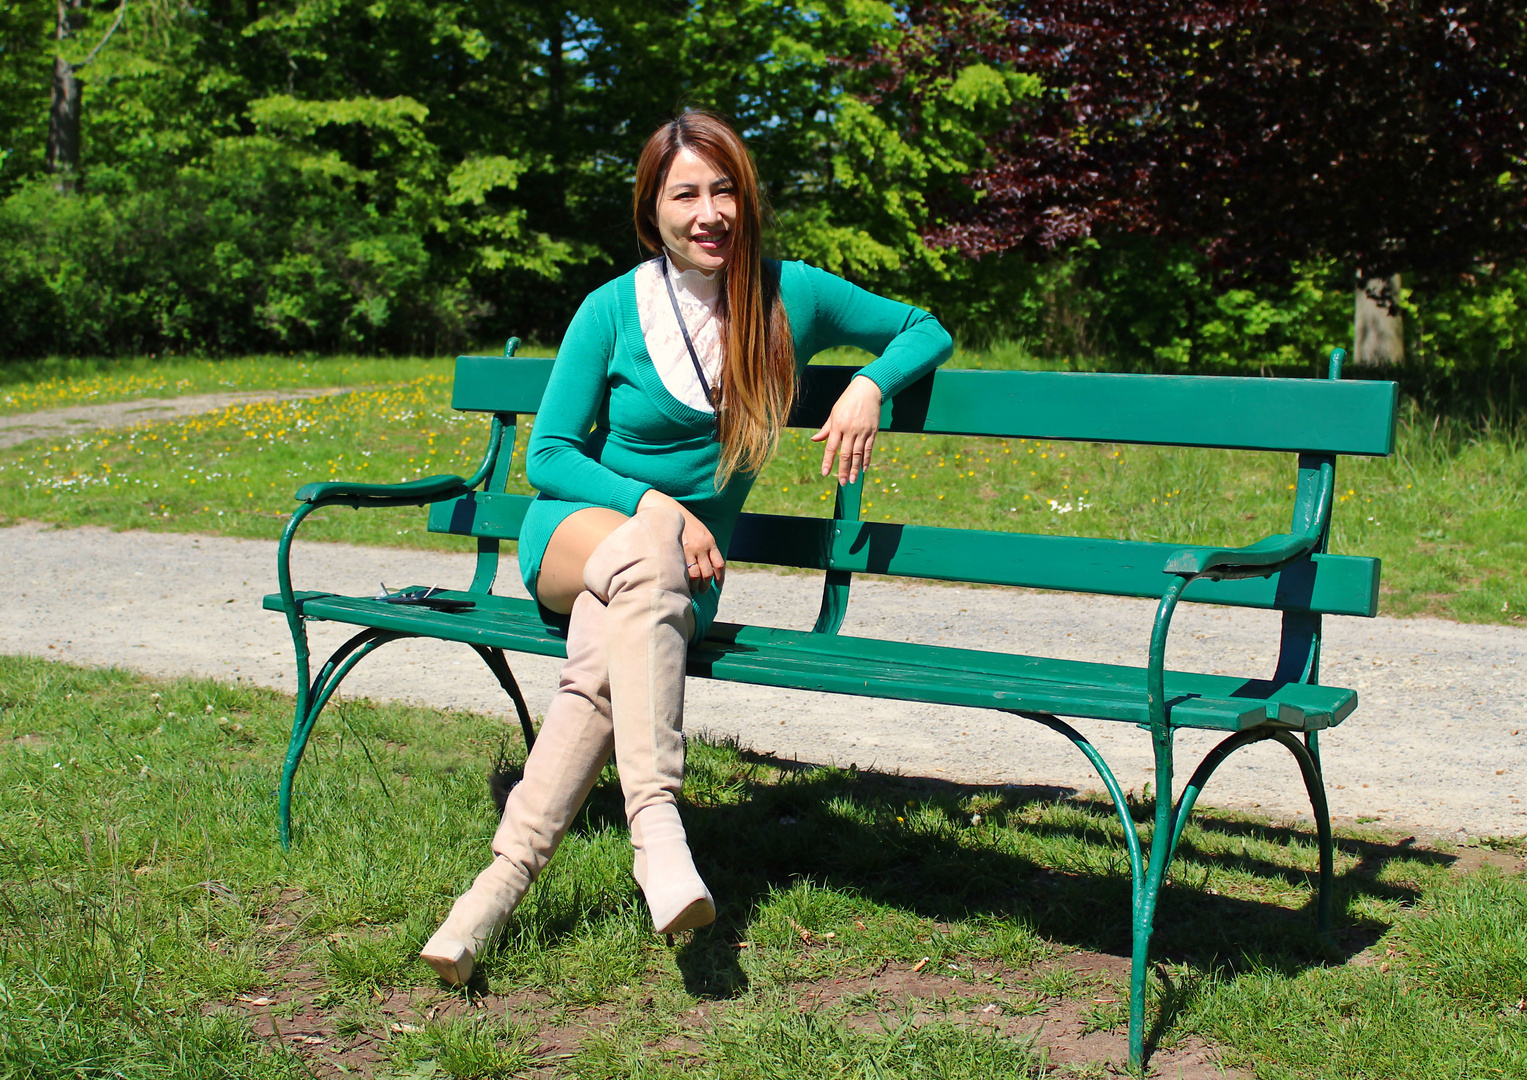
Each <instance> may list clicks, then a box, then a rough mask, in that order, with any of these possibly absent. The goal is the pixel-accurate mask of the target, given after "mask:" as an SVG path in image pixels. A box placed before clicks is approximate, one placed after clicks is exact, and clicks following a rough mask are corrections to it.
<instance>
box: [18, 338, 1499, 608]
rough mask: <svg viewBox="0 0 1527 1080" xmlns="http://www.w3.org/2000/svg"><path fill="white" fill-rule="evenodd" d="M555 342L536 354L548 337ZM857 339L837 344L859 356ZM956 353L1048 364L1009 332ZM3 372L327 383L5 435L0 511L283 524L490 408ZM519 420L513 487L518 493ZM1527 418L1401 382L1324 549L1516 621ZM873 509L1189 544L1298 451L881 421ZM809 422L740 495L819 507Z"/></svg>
mask: <svg viewBox="0 0 1527 1080" xmlns="http://www.w3.org/2000/svg"><path fill="white" fill-rule="evenodd" d="M543 354H544V353H543ZM861 359H862V354H850V353H847V352H844V353H840V354H836V355H832V356H829V357H827V358H826V360H827V362H836V363H856V362H860V361H861ZM951 363H952V364H953V365H954V366H965V367H976V368H1007V369H1011V368H1033V367H1039V366H1046V365H1042V364H1040V363H1039V362H1037V361H1035V360H1034V359H1033V358H1032V357H1029V356H1028V355H1027V354H1025V353H1024V352H1023V351H1022V350H1021V349H1018V348H1016V347H1012V346H1007V347H1003V348H998V349H993V350H989V351H986V352H967V353H961V354H958V355H957V356H956V357H955V359H954V360H953V361H952V362H951ZM33 373H34V374H41V375H46V377H43V378H37V379H33V380H32V381H28V382H15V383H11V384H9V385H5V386H0V407H3V408H4V409H7V410H11V411H35V410H41V409H45V408H62V407H66V406H70V405H81V404H91V403H103V402H106V401H119V400H132V399H134V398H142V397H156V396H175V395H179V394H189V393H205V392H215V391H217V390H234V389H237V390H252V389H273V390H280V389H287V388H326V387H333V388H336V390H337V392H336V393H334V394H332V395H324V396H320V397H314V398H309V399H303V400H291V401H268V402H254V403H245V404H238V405H230V406H228V407H225V408H222V409H219V410H216V411H213V412H208V413H204V414H202V415H198V416H192V417H188V418H183V419H178V420H160V421H154V420H146V421H144V422H141V423H139V424H136V425H134V426H131V427H128V428H124V429H119V430H112V431H82V432H79V433H77V434H73V435H71V436H69V437H55V438H45V439H40V440H34V441H32V442H30V443H27V444H23V445H21V446H17V447H13V448H11V449H8V450H3V451H0V521H13V520H19V519H32V520H39V521H47V522H53V523H57V524H60V525H69V526H74V525H104V526H107V527H111V528H139V529H161V530H174V531H189V532H202V533H213V534H221V535H229V536H242V537H254V538H272V537H275V536H277V535H278V534H279V532H280V528H281V524H282V523H283V522H284V520H285V519H286V517H287V515H288V514H289V513H290V512H291V509H292V507H293V503H292V499H291V496H292V493H293V492H294V491H295V490H296V489H297V488H298V487H300V486H301V485H302V484H304V483H307V482H309V481H312V480H328V479H351V480H363V481H373V482H395V481H399V480H408V479H414V478H417V477H420V476H429V475H433V474H437V473H457V474H460V475H467V474H470V473H471V472H472V470H473V469H474V468H475V466H476V463H477V461H478V459H479V457H480V454H481V451H482V447H483V446H484V444H485V440H486V433H487V422H486V420H484V419H483V418H481V417H474V416H466V415H463V414H459V413H455V412H453V411H452V410H451V409H450V407H449V398H450V382H451V361H450V360H449V359H441V358H436V359H431V360H425V359H409V358H405V359H374V358H343V357H340V358H329V359H322V360H307V361H299V360H294V359H289V358H281V357H267V358H251V359H245V360H233V361H225V362H221V363H212V362H208V361H194V360H191V361H170V362H167V363H163V364H160V365H157V366H142V365H137V364H128V365H113V366H111V367H108V368H106V369H105V370H98V371H91V370H88V369H82V370H78V371H75V372H74V373H73V374H69V373H67V372H62V373H60V372H57V371H55V372H53V373H52V374H48V373H47V372H46V371H44V370H42V369H38V370H37V371H35V372H33ZM530 421H531V418H530V417H522V418H521V423H520V428H519V431H518V433H517V445H516V460H515V465H516V468H515V471H514V473H513V475H512V477H511V479H510V485H509V487H510V490H513V491H522V492H528V491H529V490H530V489H529V487H528V486H527V485H526V483H525V478H524V472H523V461H524V458H523V450H524V446H525V442H526V439H527V437H528V434H529V425H530ZM1524 443H1527V433H1524V431H1523V429H1522V427H1521V426H1520V424H1518V423H1514V422H1500V421H1492V420H1490V419H1481V420H1478V421H1475V422H1465V421H1462V420H1459V419H1457V418H1443V417H1438V416H1430V415H1427V414H1425V413H1423V412H1421V411H1420V410H1419V409H1418V408H1417V407H1416V406H1415V405H1414V404H1413V403H1407V405H1406V407H1405V409H1404V411H1403V414H1402V418H1401V427H1400V434H1399V440H1398V446H1397V450H1396V453H1395V454H1394V455H1393V456H1392V457H1390V458H1388V459H1382V460H1372V459H1353V458H1347V459H1343V460H1342V462H1341V463H1340V465H1339V467H1338V474H1337V481H1338V494H1337V503H1338V505H1337V511H1336V515H1335V525H1334V528H1333V535H1332V550H1335V551H1345V552H1352V553H1355V554H1365V555H1376V556H1379V557H1380V558H1382V559H1383V561H1384V572H1383V592H1382V595H1381V601H1380V606H1381V610H1382V611H1383V612H1384V613H1385V614H1390V615H1416V614H1426V615H1436V616H1441V617H1446V618H1452V619H1458V620H1463V621H1469V622H1496V623H1506V624H1511V623H1519V622H1520V621H1521V620H1522V619H1523V616H1524V614H1527V574H1524V573H1523V572H1522V565H1523V561H1524V558H1527V445H1524ZM877 453H878V456H877V463H876V466H875V469H874V471H873V474H872V478H871V479H872V481H873V482H872V483H871V484H870V485H869V486H868V487H867V488H866V491H865V499H864V506H863V514H864V516H865V517H866V518H873V519H876V520H885V521H904V522H910V523H933V522H939V523H949V524H954V525H959V526H962V527H976V528H986V529H1002V530H1013V531H1025V532H1038V533H1055V534H1067V535H1097V536H1117V537H1123V538H1128V539H1141V540H1162V541H1181V542H1185V543H1216V544H1224V543H1235V544H1238V543H1249V542H1251V541H1253V540H1256V539H1259V538H1261V537H1262V536H1265V535H1268V534H1270V533H1274V532H1279V531H1281V530H1283V529H1285V528H1286V527H1287V519H1288V514H1289V509H1290V496H1289V490H1290V489H1291V487H1292V482H1293V472H1294V463H1293V461H1292V458H1291V457H1289V456H1287V455H1273V454H1260V453H1247V452H1230V453H1226V452H1218V451H1184V450H1177V449H1162V448H1155V447H1140V446H1114V445H1103V444H1085V443H1083V444H1066V443H1055V442H1036V441H1033V440H1023V439H1007V440H997V439H986V440H969V439H962V438H956V437H941V436H909V435H886V436H883V437H882V438H881V440H880V442H879V444H878V447H877ZM820 460H821V454H820V451H819V449H818V448H817V447H816V446H815V445H814V444H812V443H811V442H810V441H809V432H805V431H798V430H790V431H787V432H786V433H785V435H784V438H783V439H782V441H781V445H780V451H779V453H778V454H777V455H776V457H775V459H774V460H773V461H772V462H771V464H770V465H769V466H768V467H767V469H765V471H764V473H763V474H762V475H761V476H760V477H759V479H758V482H757V484H756V486H755V488H754V492H753V494H752V496H751V498H750V502H749V508H750V509H752V510H756V511H761V512H768V513H792V514H821V513H824V512H826V510H827V508H828V507H829V506H830V505H831V491H832V488H831V482H830V481H828V480H825V479H824V478H823V477H822V476H821V474H820ZM304 529H305V531H304V536H306V537H307V538H309V539H326V540H336V541H346V542H350V543H360V544H390V545H398V546H407V547H420V548H440V549H445V548H454V547H458V546H460V544H461V543H462V542H461V541H460V540H459V539H456V538H452V537H444V538H442V537H437V536H432V535H431V534H429V533H427V532H425V531H424V528H423V515H422V514H421V513H420V512H418V511H413V510H388V511H373V512H367V513H365V514H356V513H351V512H348V511H331V512H328V513H326V514H320V515H317V516H316V517H315V518H313V519H311V520H310V522H309V524H308V525H306V526H305V527H304Z"/></svg>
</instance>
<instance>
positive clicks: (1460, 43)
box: [884, 0, 1527, 281]
mask: <svg viewBox="0 0 1527 1080" xmlns="http://www.w3.org/2000/svg"><path fill="white" fill-rule="evenodd" d="M908 16H909V17H908V21H907V28H908V29H907V33H906V35H905V36H904V38H903V40H902V42H901V45H900V47H899V49H898V51H897V54H896V55H895V56H894V57H891V58H890V59H891V60H892V66H893V71H894V74H893V77H892V79H891V80H890V81H889V82H888V83H887V84H886V86H885V89H884V93H885V96H886V97H887V98H888V99H893V100H894V99H895V98H898V97H900V98H901V99H902V103H903V104H904V106H905V107H906V108H907V110H908V113H909V117H910V119H911V120H912V122H914V123H915V122H916V118H917V116H918V111H919V104H920V95H921V94H922V93H924V92H925V90H926V88H927V87H928V86H930V85H931V83H930V77H937V76H939V75H948V74H952V73H954V72H955V71H957V70H959V69H960V68H962V67H964V66H966V65H968V64H970V63H971V62H973V61H984V62H986V63H988V64H991V65H993V66H995V67H998V68H999V69H1007V70H1015V71H1021V72H1026V73H1031V74H1034V75H1038V76H1040V77H1041V78H1042V79H1043V81H1044V84H1045V87H1046V92H1045V93H1044V94H1043V95H1042V96H1041V97H1040V98H1039V99H1037V100H1034V101H1031V102H1029V103H1027V104H1026V105H1025V106H1024V107H1023V108H1020V109H1019V110H1017V111H1015V113H1014V114H1013V116H1012V122H1011V124H1010V125H1009V126H1008V127H1007V128H1006V129H1005V130H1003V131H1001V132H1000V133H998V134H997V135H996V136H994V137H991V138H989V139H988V140H987V144H986V145H987V149H988V151H989V154H990V159H989V161H988V162H987V163H986V164H985V166H984V167H981V168H978V169H976V170H975V171H974V172H972V173H970V174H969V175H967V176H966V177H965V178H964V184H965V186H964V188H957V189H954V190H946V191H943V192H939V193H935V198H934V200H933V206H934V208H935V215H936V216H935V219H934V221H933V223H932V224H931V225H930V227H929V228H928V229H927V231H926V234H925V235H926V237H927V239H928V240H929V241H930V242H932V243H935V244H939V245H952V246H955V247H957V248H959V249H960V250H961V251H963V252H965V253H966V254H968V255H972V256H980V255H983V254H988V253H993V252H1001V251H1007V250H1011V249H1014V248H1030V249H1051V250H1053V249H1056V248H1059V247H1062V246H1064V245H1066V244H1067V243H1069V242H1071V241H1074V240H1076V239H1079V238H1081V237H1085V236H1089V235H1094V234H1099V233H1103V232H1107V231H1110V230H1125V231H1131V232H1143V233H1147V234H1151V235H1155V236H1160V237H1163V238H1167V239H1177V240H1187V241H1190V242H1192V243H1194V244H1195V245H1197V246H1198V247H1199V248H1200V249H1201V250H1203V251H1204V252H1205V253H1206V254H1207V255H1208V257H1209V258H1210V260H1211V262H1212V264H1213V265H1214V266H1215V267H1216V268H1217V269H1218V270H1219V271H1221V272H1222V273H1223V274H1224V275H1225V277H1226V279H1227V280H1260V281H1278V280H1280V279H1283V278H1285V277H1286V275H1287V274H1288V272H1289V268H1290V266H1291V264H1293V263H1295V262H1298V261H1301V260H1304V259H1308V258H1311V257H1314V256H1330V257H1334V258H1336V259H1338V260H1340V261H1341V262H1343V263H1344V264H1345V265H1348V266H1350V267H1351V268H1352V269H1353V270H1354V272H1357V273H1359V274H1360V278H1361V279H1384V278H1388V277H1390V276H1391V275H1393V274H1395V273H1397V272H1399V271H1401V270H1407V271H1421V272H1424V273H1425V274H1427V275H1428V276H1432V277H1438V276H1441V275H1448V274H1457V273H1464V272H1467V271H1469V270H1470V269H1471V268H1474V267H1477V266H1479V265H1480V264H1481V263H1492V262H1497V261H1501V260H1511V259H1515V258H1517V257H1519V256H1520V255H1521V254H1523V252H1524V251H1527V246H1524V240H1527V228H1524V223H1527V201H1524V189H1523V175H1522V172H1523V162H1524V159H1527V126H1524V125H1527V107H1524V106H1527V78H1524V76H1527V53H1524V45H1527V15H1524V14H1523V8H1522V5H1521V4H1520V3H1519V2H1517V0H1461V2H1454V3H1449V2H1446V0H1390V2H1382V0H1209V2H1200V3H1189V2H1180V0H1129V2H1123V0H1007V2H997V3H984V4H974V3H963V2H959V0H945V2H942V3H913V4H912V5H911V6H910V9H909V12H908Z"/></svg>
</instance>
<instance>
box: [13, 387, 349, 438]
mask: <svg viewBox="0 0 1527 1080" xmlns="http://www.w3.org/2000/svg"><path fill="white" fill-rule="evenodd" d="M339 392H340V391H337V390H334V389H311V390H239V391H232V392H225V393H217V394H189V395H187V396H186V397H175V398H134V399H133V400H131V401H112V402H108V403H107V404H104V405H76V406H73V407H71V408H68V409H53V410H51V411H49V412H32V413H18V414H16V415H14V416H0V450H4V449H5V448H6V447H8V446H19V445H20V444H21V443H24V442H27V441H28V440H30V439H41V438H43V437H45V436H48V435H65V436H67V435H73V434H75V433H76V432H81V431H95V430H99V429H100V428H121V427H127V426H129V425H130V424H138V423H142V422H143V421H144V420H173V419H174V418H175V417H177V416H196V415H197V414H198V413H205V412H212V411H213V410H214V409H222V408H226V407H227V406H229V405H247V404H249V403H250V402H251V401H291V400H294V399H296V398H310V397H319V396H321V395H323V394H334V393H339Z"/></svg>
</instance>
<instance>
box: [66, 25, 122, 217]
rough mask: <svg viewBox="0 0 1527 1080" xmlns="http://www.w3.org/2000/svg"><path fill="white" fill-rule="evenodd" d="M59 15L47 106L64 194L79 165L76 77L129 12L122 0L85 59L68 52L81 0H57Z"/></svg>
mask: <svg viewBox="0 0 1527 1080" xmlns="http://www.w3.org/2000/svg"><path fill="white" fill-rule="evenodd" d="M57 3H58V15H57V19H56V22H55V24H54V37H55V38H56V39H57V41H58V52H57V53H56V54H55V55H54V57H53V85H52V100H51V102H50V105H49V108H48V157H47V164H48V171H49V172H50V173H53V174H54V175H55V176H56V177H57V180H56V185H57V188H58V190H59V191H60V192H61V193H67V192H71V191H73V190H74V184H75V174H76V173H78V172H79V167H80V82H79V79H78V77H77V74H78V72H79V71H80V69H81V68H84V67H87V66H89V64H90V63H91V62H93V61H94V60H95V58H96V56H97V54H99V53H100V51H101V49H103V48H104V47H105V45H106V43H107V42H108V41H110V40H111V36H112V35H113V34H115V33H116V32H117V27H119V26H121V25H122V17H123V16H124V15H126V14H127V0H121V3H120V4H119V5H118V7H117V17H116V18H115V19H114V20H113V21H112V24H111V26H110V27H108V28H107V30H106V33H105V34H103V35H102V36H101V40H100V41H98V42H97V43H96V46H95V48H93V49H91V50H90V52H89V54H88V55H86V56H85V58H84V59H82V60H70V59H69V58H68V57H67V56H66V55H65V53H66V51H67V50H68V48H69V46H70V45H71V44H72V43H73V42H72V39H73V26H72V25H71V16H74V17H75V18H77V17H78V13H79V11H80V8H81V4H82V0H57Z"/></svg>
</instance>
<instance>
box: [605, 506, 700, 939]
mask: <svg viewBox="0 0 1527 1080" xmlns="http://www.w3.org/2000/svg"><path fill="white" fill-rule="evenodd" d="M683 531H684V518H683V515H682V514H680V513H679V512H678V511H676V510H666V509H652V510H643V511H640V512H639V513H638V514H637V515H636V516H635V517H633V518H632V519H631V520H630V521H628V522H626V523H625V524H624V525H622V526H620V528H618V529H616V530H615V531H614V532H612V533H611V534H610V535H609V536H608V537H607V538H606V539H605V541H604V542H603V543H602V544H600V545H599V547H598V548H596V549H595V550H594V553H593V555H591V556H590V557H589V561H588V563H587V564H586V565H585V567H584V571H583V583H584V586H585V587H586V588H587V589H588V590H589V591H590V592H591V593H593V594H595V595H596V596H598V597H600V598H601V599H603V600H604V601H605V603H606V605H607V606H606V633H607V634H608V635H609V639H608V645H607V652H608V663H609V672H610V705H611V709H612V711H613V714H614V718H615V761H616V767H617V769H618V770H619V772H620V786H621V791H622V792H623V793H624V795H625V803H626V819H627V821H629V822H630V825H631V842H632V844H633V846H634V847H635V848H636V859H635V864H634V866H633V870H632V872H633V874H634V876H635V877H636V881H637V884H638V885H640V886H641V888H642V894H643V895H644V896H645V897H646V898H647V907H648V909H649V910H650V911H651V912H652V925H653V926H654V927H655V928H656V929H657V931H658V933H660V934H673V933H678V932H679V931H681V930H690V929H693V928H694V927H697V926H704V925H705V924H706V923H709V922H713V921H714V920H715V918H716V905H715V901H714V900H713V899H712V897H711V894H710V890H709V889H707V888H706V887H705V882H704V881H703V880H701V878H700V874H699V872H698V871H696V870H695V864H694V859H693V857H692V856H691V855H690V852H689V842H688V837H687V836H686V835H685V832H684V823H683V821H682V820H681V819H680V818H679V808H678V803H677V798H678V794H679V789H680V787H681V786H682V785H683V782H684V734H683V724H684V665H685V659H686V653H687V652H688V649H689V638H690V635H691V633H692V632H693V630H694V614H693V608H692V606H691V604H690V593H689V575H688V573H687V568H686V567H685V565H684V548H683V545H682V543H681V542H680V537H681V535H682V533H683Z"/></svg>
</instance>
